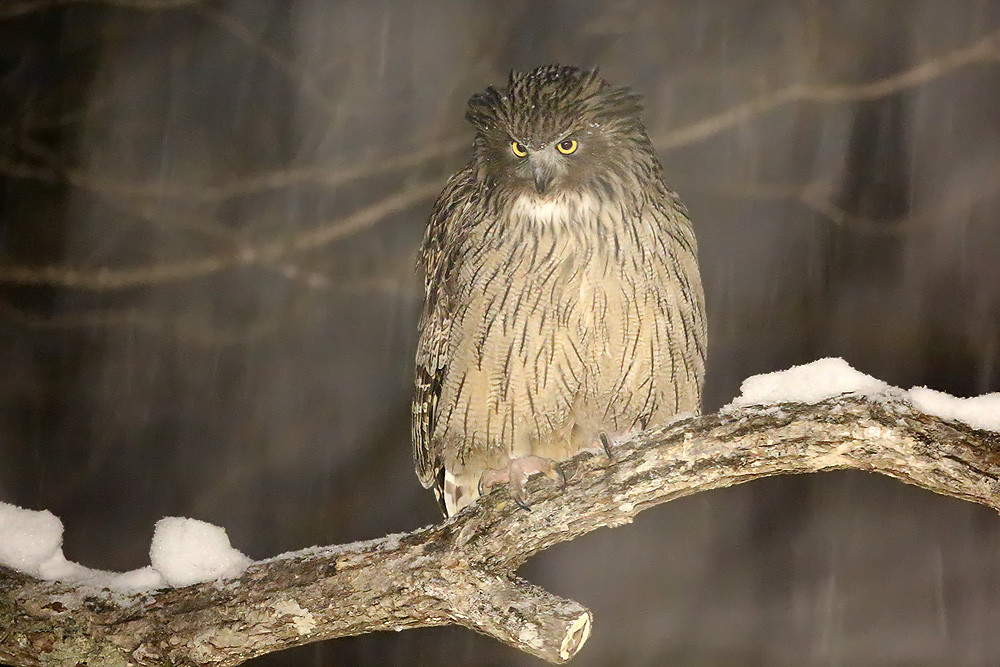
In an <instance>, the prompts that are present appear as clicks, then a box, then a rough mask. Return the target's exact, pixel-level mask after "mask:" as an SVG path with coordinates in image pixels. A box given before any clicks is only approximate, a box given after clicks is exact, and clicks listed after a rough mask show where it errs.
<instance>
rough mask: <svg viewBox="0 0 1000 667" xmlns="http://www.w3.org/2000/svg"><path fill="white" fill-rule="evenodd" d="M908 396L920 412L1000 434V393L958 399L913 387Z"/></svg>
mask: <svg viewBox="0 0 1000 667" xmlns="http://www.w3.org/2000/svg"><path fill="white" fill-rule="evenodd" d="M906 395H907V397H908V398H909V399H910V402H911V403H912V404H913V407H915V408H916V409H917V410H920V411H921V412H926V413H927V414H929V415H935V416H937V417H941V418H942V419H953V420H956V421H960V422H965V423H966V424H968V425H969V426H971V427H972V428H978V429H983V430H986V431H1000V392H996V393H993V394H983V395H982V396H972V397H970V398H958V397H957V396H952V395H951V394H946V393H944V392H943V391H935V390H934V389H928V388H927V387H913V388H912V389H910V390H909V391H908V392H906Z"/></svg>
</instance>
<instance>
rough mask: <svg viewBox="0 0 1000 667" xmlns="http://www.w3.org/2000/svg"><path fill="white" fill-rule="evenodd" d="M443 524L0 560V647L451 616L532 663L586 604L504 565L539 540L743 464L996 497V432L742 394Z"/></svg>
mask: <svg viewBox="0 0 1000 667" xmlns="http://www.w3.org/2000/svg"><path fill="white" fill-rule="evenodd" d="M614 455H615V458H614V459H613V460H611V461H608V460H607V459H605V458H603V457H597V456H591V455H589V454H583V455H580V456H578V457H576V458H575V459H573V460H571V461H569V462H568V463H567V464H566V465H565V466H564V467H565V471H566V474H567V479H568V481H567V484H566V486H565V487H564V488H556V487H554V486H553V485H552V484H551V483H549V482H547V481H545V480H541V479H536V480H532V482H531V483H530V484H529V491H530V492H531V502H532V509H531V511H525V510H523V509H521V508H520V507H518V506H517V505H516V504H515V503H514V502H512V501H511V499H510V496H509V495H508V494H507V491H506V490H505V489H498V490H496V491H495V492H494V493H492V494H490V495H489V496H488V497H486V498H484V499H481V500H480V501H479V502H478V503H476V504H475V505H473V506H472V507H469V508H467V509H466V510H464V511H462V512H461V513H459V514H458V515H457V516H455V517H452V518H451V519H449V520H447V521H445V522H444V523H441V524H438V525H434V526H429V527H426V528H421V529H419V530H415V531H413V532H411V533H407V534H404V535H390V536H387V537H384V538H381V539H377V540H371V541H367V542H358V543H355V544H348V545H341V546H333V547H327V548H316V549H311V550H306V551H302V552H295V553H293V554H288V555H284V556H279V557H277V558H273V559H270V560H266V561H259V562H257V563H255V564H254V565H253V566H251V567H250V569H249V570H248V571H247V572H246V573H245V574H244V575H243V576H242V577H240V578H239V579H233V580H228V581H224V582H215V583H207V584H200V585H196V586H189V587H186V588H179V589H170V590H162V591H156V592H152V593H146V594H138V595H133V596H122V595H117V594H111V593H109V592H107V591H98V590H94V589H86V588H74V587H73V586H69V585H66V584H62V583H52V582H41V581H37V580H35V579H32V578H31V577H29V576H27V575H24V574H21V573H18V572H15V571H13V570H9V569H5V568H0V628H2V629H0V661H3V662H5V663H8V664H11V665H16V666H21V665H50V664H69V665H76V664H88V665H162V664H172V665H238V664H240V663H242V662H244V661H245V660H247V659H249V658H252V657H255V656H258V655H262V654H264V653H269V652H272V651H278V650H281V649H283V648H286V647H290V646H296V645H299V644H304V643H308V642H313V641H319V640H323V639H331V638H335V637H344V636H350V635H357V634H363V633H367V632H374V631H379V630H403V629H408V628H418V627H428V626H434V625H444V624H451V623H455V624H459V625H463V626H465V627H468V628H471V629H473V630H476V631H478V632H481V633H483V634H486V635H489V636H491V637H495V638H496V639H498V640H500V641H502V642H505V643H507V644H509V645H511V646H514V647H516V648H518V649H521V650H523V651H526V652H528V653H531V654H533V655H536V656H538V657H540V658H543V659H545V660H548V661H550V662H557V663H558V662H565V661H567V660H569V659H571V658H572V657H573V656H574V655H575V654H576V653H577V652H578V651H579V650H580V648H581V647H582V646H583V644H584V642H586V640H587V637H588V635H589V633H590V624H591V620H592V619H591V615H590V612H589V611H588V610H587V609H586V608H584V607H583V606H581V605H580V604H578V603H576V602H573V601H572V600H566V599H563V598H560V597H557V596H555V595H552V594H551V593H548V592H547V591H545V590H542V589H540V588H538V587H537V586H534V585H532V584H530V583H528V582H526V581H524V580H522V579H520V578H519V577H517V576H516V575H515V574H514V573H515V572H516V570H517V568H518V567H520V565H521V564H523V563H524V562H525V561H526V560H527V559H528V558H530V557H531V556H532V555H533V554H536V553H538V552H539V551H542V550H544V549H546V548H548V547H550V546H552V545H554V544H557V543H559V542H563V541H566V540H571V539H573V538H575V537H578V536H580V535H583V534H585V533H587V532H590V531H592V530H595V529H597V528H601V527H605V526H618V525H622V524H625V523H629V522H630V521H631V520H632V518H633V517H634V516H635V515H636V514H637V513H638V512H640V511H642V510H644V509H647V508H649V507H653V506H654V505H658V504H660V503H663V502H667V501H669V500H673V499H674V498H679V497H682V496H686V495H690V494H692V493H697V492H699V491H706V490H709V489H715V488H720V487H726V486H732V485H734V484H739V483H742V482H747V481H750V480H753V479H757V478H760V477H767V476H771V475H779V474H792V473H810V472H818V471H821V470H834V469H843V468H856V469H860V470H866V471H871V472H878V473H882V474H885V475H889V476H890V477H894V478H896V479H899V480H901V481H903V482H906V483H909V484H914V485H917V486H921V487H923V488H926V489H929V490H931V491H935V492H937V493H941V494H945V495H950V496H954V497H957V498H961V499H964V500H969V501H973V502H978V503H982V504H984V505H987V506H989V507H992V508H994V509H998V510H1000V433H995V432H989V431H980V430H976V429H973V428H971V427H969V426H966V425H964V424H961V423H955V422H949V421H945V420H942V419H939V418H937V417H933V416H930V415H927V414H923V413H920V412H917V411H916V410H914V409H913V408H912V407H911V406H910V405H909V404H908V403H907V402H906V401H905V400H904V399H902V398H898V399H894V398H878V399H865V398H860V397H857V396H843V397H838V398H834V399H829V400H827V401H824V402H821V403H818V404H814V405H807V404H798V403H789V404H782V405H778V406H768V407H745V408H740V409H735V410H730V411H725V412H720V413H716V414H712V415H706V416H703V417H697V418H691V419H685V420H681V421H678V422H675V423H673V424H671V425H669V426H666V427H661V428H657V429H651V430H649V431H646V432H644V433H641V434H639V435H637V436H636V437H635V438H633V439H632V440H630V441H628V442H625V443H622V444H620V445H618V446H616V447H615V450H614Z"/></svg>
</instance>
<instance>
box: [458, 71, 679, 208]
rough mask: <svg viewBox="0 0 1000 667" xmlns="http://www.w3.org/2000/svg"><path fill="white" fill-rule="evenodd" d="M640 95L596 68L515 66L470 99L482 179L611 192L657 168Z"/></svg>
mask: <svg viewBox="0 0 1000 667" xmlns="http://www.w3.org/2000/svg"><path fill="white" fill-rule="evenodd" d="M640 111H641V106H640V102H639V96H638V95H636V94H634V93H632V92H630V91H629V90H628V89H627V88H613V87H611V86H610V85H609V84H608V83H607V82H606V81H604V80H603V79H601V78H600V77H598V76H597V71H596V70H592V71H585V70H580V69H577V68H576V67H563V66H556V65H550V66H547V67H540V68H538V69H535V70H532V71H530V72H511V74H510V81H509V83H508V84H507V87H506V88H504V89H497V88H494V87H493V86H490V87H489V88H487V89H486V91H485V92H483V93H479V94H477V95H473V96H472V98H471V99H470V100H469V108H468V111H467V112H466V118H468V120H469V121H470V122H471V123H472V124H473V125H474V126H475V127H476V130H477V135H476V142H475V156H474V164H475V166H476V173H477V176H478V178H480V179H481V180H485V181H486V182H488V183H489V184H490V185H499V186H503V187H505V188H507V189H508V190H509V191H512V192H513V193H515V194H528V193H530V194H531V195H532V196H537V197H544V196H550V195H556V194H560V193H566V192H573V191H576V192H584V191H587V192H609V191H610V190H611V189H612V188H616V186H620V185H621V184H622V183H623V182H625V181H629V182H631V181H633V179H634V178H635V177H636V176H638V174H636V173H635V172H636V170H639V171H643V172H645V176H646V177H649V176H651V175H652V172H653V171H656V170H658V169H659V164H658V163H657V162H656V158H655V157H654V156H653V152H652V149H651V147H650V144H649V139H648V138H647V136H646V131H645V128H644V127H643V125H642V121H641V120H640V119H639V113H640Z"/></svg>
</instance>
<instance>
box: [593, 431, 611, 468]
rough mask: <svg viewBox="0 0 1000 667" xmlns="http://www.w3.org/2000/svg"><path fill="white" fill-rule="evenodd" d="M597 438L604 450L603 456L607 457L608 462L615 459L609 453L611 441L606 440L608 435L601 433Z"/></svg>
mask: <svg viewBox="0 0 1000 667" xmlns="http://www.w3.org/2000/svg"><path fill="white" fill-rule="evenodd" d="M597 437H598V438H599V439H600V440H601V447H603V448H604V454H605V456H607V457H608V459H609V460H611V461H613V460H614V459H615V455H614V454H612V453H611V441H610V440H608V434H607V433H605V432H604V431H601V432H600V433H598V434H597Z"/></svg>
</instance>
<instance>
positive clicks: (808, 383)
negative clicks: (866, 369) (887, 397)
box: [723, 357, 890, 410]
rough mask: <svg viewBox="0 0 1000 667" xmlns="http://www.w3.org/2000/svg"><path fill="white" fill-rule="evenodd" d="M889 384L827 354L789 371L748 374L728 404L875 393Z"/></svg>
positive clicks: (760, 403) (732, 405)
mask: <svg viewBox="0 0 1000 667" xmlns="http://www.w3.org/2000/svg"><path fill="white" fill-rule="evenodd" d="M889 389H890V386H889V385H888V384H886V383H885V382H882V381H881V380H877V379H875V378H873V377H872V376H870V375H865V374H864V373H862V372H861V371H857V370H854V369H853V368H851V366H850V365H849V364H848V363H847V362H846V361H844V360H843V359H840V358H839V357H827V358H826V359H819V360H818V361H814V362H812V363H809V364H802V365H801V366H792V367H791V368H789V369H788V370H786V371H777V372H775V373H764V374H763V375H753V376H751V377H748V378H747V379H746V380H744V381H743V384H741V385H740V395H739V396H737V397H736V398H734V399H733V401H732V403H730V404H729V405H727V406H726V407H725V408H723V409H724V410H725V409H728V408H738V407H742V406H745V405H766V404H769V403H819V402H820V401H824V400H826V399H828V398H833V397H834V396H840V395H841V394H859V395H861V396H874V395H877V394H882V393H885V392H886V391H888V390H889Z"/></svg>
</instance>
